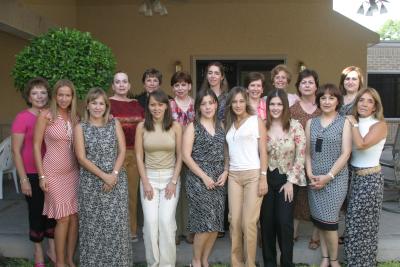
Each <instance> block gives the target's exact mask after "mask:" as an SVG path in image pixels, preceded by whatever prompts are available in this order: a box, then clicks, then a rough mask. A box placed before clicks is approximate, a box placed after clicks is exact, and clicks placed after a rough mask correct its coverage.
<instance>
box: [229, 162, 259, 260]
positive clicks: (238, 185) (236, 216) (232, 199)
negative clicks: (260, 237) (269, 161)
mask: <svg viewBox="0 0 400 267" xmlns="http://www.w3.org/2000/svg"><path fill="white" fill-rule="evenodd" d="M259 179H260V170H259V169H256V170H246V171H229V178H228V201H229V216H228V218H229V222H230V228H229V230H230V234H231V241H232V248H231V264H232V266H233V267H242V266H246V267H254V266H256V265H255V261H256V251H257V222H258V218H259V217H260V208H261V203H262V199H263V198H262V197H259V196H258V182H259Z"/></svg>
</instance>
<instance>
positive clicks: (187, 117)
mask: <svg viewBox="0 0 400 267" xmlns="http://www.w3.org/2000/svg"><path fill="white" fill-rule="evenodd" d="M193 102H194V101H193V99H192V98H190V104H189V107H188V109H187V110H186V112H185V111H183V110H182V109H181V108H180V107H179V106H178V104H177V103H176V101H175V99H170V100H169V105H170V107H171V111H172V119H173V120H174V121H177V122H178V123H179V124H180V125H182V126H184V127H185V126H187V125H188V124H189V123H191V122H193V121H194V117H195V111H194V103H193Z"/></svg>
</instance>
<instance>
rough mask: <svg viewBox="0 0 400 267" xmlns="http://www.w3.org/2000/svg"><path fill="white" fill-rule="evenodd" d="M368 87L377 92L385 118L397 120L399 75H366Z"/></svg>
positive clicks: (399, 89)
mask: <svg viewBox="0 0 400 267" xmlns="http://www.w3.org/2000/svg"><path fill="white" fill-rule="evenodd" d="M368 86H369V87H372V88H375V89H376V90H377V91H378V92H379V95H380V96H381V99H382V105H383V113H384V115H385V118H399V117H400V74H368Z"/></svg>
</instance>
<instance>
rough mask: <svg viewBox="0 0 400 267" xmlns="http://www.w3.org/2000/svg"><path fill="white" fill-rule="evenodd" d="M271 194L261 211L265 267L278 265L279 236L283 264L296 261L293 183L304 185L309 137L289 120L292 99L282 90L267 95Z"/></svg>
mask: <svg viewBox="0 0 400 267" xmlns="http://www.w3.org/2000/svg"><path fill="white" fill-rule="evenodd" d="M267 105H268V114H267V130H268V135H267V151H268V171H267V176H268V188H269V190H268V193H267V194H266V195H265V196H264V199H263V202H262V205H261V213H260V223H261V237H262V252H263V258H264V265H265V266H277V259H276V254H277V250H276V239H278V243H279V248H280V251H281V258H280V266H283V267H291V266H294V264H293V197H294V188H293V185H297V186H305V185H306V178H305V175H304V157H305V148H306V137H305V134H304V130H303V127H302V126H301V124H300V123H299V122H298V121H297V120H294V119H290V112H289V102H288V99H287V94H286V92H285V91H283V90H279V89H278V90H273V91H272V92H271V93H269V94H268V98H267Z"/></svg>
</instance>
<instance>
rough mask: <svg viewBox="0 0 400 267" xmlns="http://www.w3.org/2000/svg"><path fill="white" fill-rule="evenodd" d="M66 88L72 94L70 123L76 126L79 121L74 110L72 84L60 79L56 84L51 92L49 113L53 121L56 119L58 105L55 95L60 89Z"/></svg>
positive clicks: (74, 100) (75, 109)
mask: <svg viewBox="0 0 400 267" xmlns="http://www.w3.org/2000/svg"><path fill="white" fill-rule="evenodd" d="M64 86H66V87H68V88H69V89H71V92H72V100H71V105H70V106H69V112H70V117H71V122H72V124H73V125H75V124H77V123H78V121H79V116H78V112H77V108H76V89H75V86H74V84H73V83H72V82H71V81H70V80H67V79H61V80H58V81H57V82H56V84H55V85H54V88H53V92H52V97H51V103H50V113H51V116H52V119H53V120H55V119H56V118H57V116H58V115H59V114H58V104H57V94H58V90H59V89H60V88H61V87H64Z"/></svg>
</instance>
